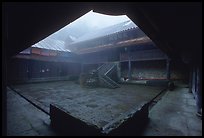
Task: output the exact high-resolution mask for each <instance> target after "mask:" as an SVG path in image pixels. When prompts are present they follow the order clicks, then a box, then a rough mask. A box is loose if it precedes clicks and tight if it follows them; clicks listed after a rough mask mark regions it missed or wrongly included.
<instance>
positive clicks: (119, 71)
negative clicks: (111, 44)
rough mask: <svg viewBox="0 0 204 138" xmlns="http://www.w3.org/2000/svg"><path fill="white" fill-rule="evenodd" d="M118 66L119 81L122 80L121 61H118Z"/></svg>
mask: <svg viewBox="0 0 204 138" xmlns="http://www.w3.org/2000/svg"><path fill="white" fill-rule="evenodd" d="M116 67H117V77H118V81H120V78H121V64H120V62H117V64H116Z"/></svg>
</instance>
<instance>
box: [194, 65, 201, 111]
mask: <svg viewBox="0 0 204 138" xmlns="http://www.w3.org/2000/svg"><path fill="white" fill-rule="evenodd" d="M195 82H196V84H195V85H196V96H195V98H196V106H197V112H198V113H201V109H202V93H201V70H200V67H199V66H197V67H196V81H195Z"/></svg>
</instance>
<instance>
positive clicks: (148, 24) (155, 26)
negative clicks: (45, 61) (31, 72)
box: [2, 2, 202, 63]
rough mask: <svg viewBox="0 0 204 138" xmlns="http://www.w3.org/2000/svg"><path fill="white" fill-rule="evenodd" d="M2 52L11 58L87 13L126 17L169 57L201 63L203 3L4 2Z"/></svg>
mask: <svg viewBox="0 0 204 138" xmlns="http://www.w3.org/2000/svg"><path fill="white" fill-rule="evenodd" d="M2 8H3V10H2V12H3V14H2V15H3V20H2V29H3V51H4V52H6V55H7V57H10V56H13V55H15V54H17V53H18V52H20V51H22V50H24V49H25V48H27V47H30V46H31V45H33V44H35V43H36V42H38V41H40V40H42V39H44V38H45V37H47V36H49V35H50V34H52V33H54V32H55V31H57V30H59V29H61V28H62V27H64V26H66V25H67V24H68V23H70V22H72V21H74V20H75V19H77V18H79V17H80V16H82V15H83V14H85V13H87V12H88V11H90V10H92V9H93V10H94V11H95V12H100V13H104V14H111V15H120V14H126V15H127V16H128V17H130V18H131V19H132V20H133V21H134V22H135V23H136V24H137V25H138V26H139V27H140V28H141V29H142V30H143V31H144V32H145V33H146V34H147V35H148V36H149V37H150V38H151V39H152V40H153V41H154V42H155V43H156V45H157V46H158V47H159V48H160V49H162V50H163V51H164V52H166V53H167V54H168V55H169V56H170V57H172V58H178V57H179V58H180V57H182V58H185V59H188V58H191V57H193V58H192V59H193V60H194V61H198V62H199V63H201V62H200V61H202V3H201V2H185V3H184V2H182V3H181V2H180V3H179V2H174V3H169V2H164V3H161V2H159V3H157V2H148V3H141V2H140V3H133V2H132V3H124V2H117V3H113V2H111V3H99V2H95V3H89V2H80V3H79V2H78V3H77V2H76V3H74V2H72V3H54V2H50V3H31V2H29V3H19V2H18V3H3V6H2Z"/></svg>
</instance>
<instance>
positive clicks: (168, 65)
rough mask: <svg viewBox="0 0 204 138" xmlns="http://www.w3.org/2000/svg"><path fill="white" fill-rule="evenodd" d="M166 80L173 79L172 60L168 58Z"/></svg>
mask: <svg viewBox="0 0 204 138" xmlns="http://www.w3.org/2000/svg"><path fill="white" fill-rule="evenodd" d="M166 78H167V80H170V79H171V72H170V59H169V58H167V60H166Z"/></svg>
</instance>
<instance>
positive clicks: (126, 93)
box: [13, 81, 164, 128]
mask: <svg viewBox="0 0 204 138" xmlns="http://www.w3.org/2000/svg"><path fill="white" fill-rule="evenodd" d="M13 88H14V89H15V90H17V91H18V92H20V93H21V94H22V95H23V96H25V97H26V98H28V99H29V100H31V101H33V102H34V103H35V104H36V105H38V106H40V107H41V108H43V109H44V110H46V111H47V112H49V108H50V104H57V105H59V106H61V107H63V109H65V110H66V112H67V113H69V114H70V115H72V116H74V117H76V118H79V119H80V120H82V121H84V122H87V123H90V124H93V125H95V126H97V127H98V128H101V127H103V126H105V125H106V124H108V123H109V122H111V121H113V120H114V119H116V118H118V117H119V116H121V115H123V114H124V113H125V114H126V113H127V112H131V111H132V110H137V108H138V107H140V106H141V105H142V104H144V103H147V102H149V101H150V100H151V99H153V98H154V97H155V96H156V95H157V94H158V93H159V92H160V91H161V90H163V89H164V88H163V87H153V86H144V85H121V87H120V88H117V89H108V88H85V87H81V86H80V85H79V84H76V83H75V82H72V81H60V82H49V83H35V84H24V85H16V86H13Z"/></svg>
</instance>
